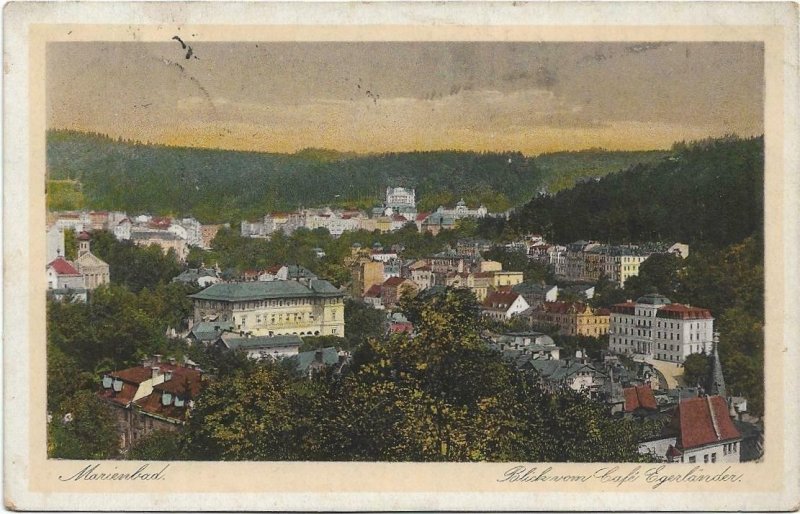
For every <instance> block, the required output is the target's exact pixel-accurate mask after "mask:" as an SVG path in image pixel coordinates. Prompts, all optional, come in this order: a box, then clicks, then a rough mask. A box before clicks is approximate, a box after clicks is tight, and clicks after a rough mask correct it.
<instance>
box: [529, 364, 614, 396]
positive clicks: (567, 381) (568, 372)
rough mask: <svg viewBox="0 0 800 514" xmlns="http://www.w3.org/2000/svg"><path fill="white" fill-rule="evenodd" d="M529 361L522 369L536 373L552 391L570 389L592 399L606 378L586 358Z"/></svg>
mask: <svg viewBox="0 0 800 514" xmlns="http://www.w3.org/2000/svg"><path fill="white" fill-rule="evenodd" d="M581 357H582V358H580V359H579V358H575V359H573V358H569V359H557V360H556V359H529V360H528V361H527V362H526V363H525V364H524V365H523V366H522V367H521V368H520V369H522V370H523V371H530V372H533V373H535V374H536V375H537V376H538V377H539V380H540V383H541V384H542V385H543V386H544V387H545V388H546V389H548V390H550V391H556V390H558V389H561V388H569V389H572V390H573V391H578V392H581V393H584V394H586V395H587V396H590V397H597V396H598V395H599V393H600V391H601V389H602V387H603V384H604V383H605V382H606V378H607V377H606V376H605V375H604V374H603V373H602V372H601V371H599V370H598V369H597V368H596V367H595V366H594V365H592V364H591V363H589V362H588V360H587V359H586V358H583V356H581Z"/></svg>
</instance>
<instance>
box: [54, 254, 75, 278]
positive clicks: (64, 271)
mask: <svg viewBox="0 0 800 514" xmlns="http://www.w3.org/2000/svg"><path fill="white" fill-rule="evenodd" d="M47 267H48V268H50V267H52V268H53V270H54V271H55V272H56V273H57V274H59V275H75V276H77V275H80V273H79V272H78V270H76V269H75V266H73V265H72V263H71V262H69V261H68V260H66V259H65V258H63V257H58V258H57V259H55V260H54V261H52V262H51V263H50V264H48V265H47Z"/></svg>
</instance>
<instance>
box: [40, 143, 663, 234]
mask: <svg viewBox="0 0 800 514" xmlns="http://www.w3.org/2000/svg"><path fill="white" fill-rule="evenodd" d="M662 155H663V154H662V153H659V152H606V151H603V150H596V151H585V152H574V153H559V154H550V155H542V156H540V157H535V158H534V157H527V156H524V155H522V154H521V153H518V152H506V153H486V152H484V153H477V152H456V151H437V152H410V153H389V154H379V155H363V156H355V155H352V154H342V153H337V152H333V151H329V150H316V149H306V150H302V151H300V152H297V153H295V154H270V153H257V152H237V151H227V150H208V149H197V148H177V147H167V146H158V145H145V144H140V143H136V142H128V141H121V140H117V141H115V140H112V139H110V138H108V137H106V136H103V135H98V134H87V133H82V132H73V131H51V132H49V133H48V137H47V170H48V179H49V180H50V182H49V183H48V187H49V188H50V189H49V191H48V193H49V195H48V200H49V205H50V207H51V208H53V209H69V208H71V207H74V208H78V207H80V206H86V207H88V208H92V209H109V210H124V211H128V212H131V213H140V212H149V213H151V214H162V215H193V216H195V217H196V218H197V219H199V220H200V221H203V222H220V221H224V222H231V221H237V220H240V219H243V218H253V217H258V216H262V215H263V214H264V213H266V212H270V211H276V210H291V209H297V208H299V207H301V206H305V207H314V206H320V205H338V206H343V207H355V208H360V209H366V208H369V207H372V206H374V205H376V204H378V203H379V202H380V201H381V200H382V199H383V195H384V192H385V188H386V187H387V186H389V185H405V186H410V187H414V188H416V190H417V199H418V208H419V210H421V211H425V210H433V209H436V207H438V206H439V205H454V204H455V203H456V202H457V201H458V200H459V199H460V198H464V200H465V201H466V202H467V203H468V204H470V205H472V206H477V205H479V204H480V203H483V204H484V205H486V207H487V208H489V209H490V210H492V211H496V212H502V211H505V210H506V209H508V208H510V207H512V206H514V205H520V204H522V203H524V202H526V201H527V200H528V199H530V198H531V197H532V196H533V195H534V194H535V193H536V192H537V191H540V190H543V189H545V190H546V189H548V187H549V186H550V185H551V184H552V185H553V187H554V188H556V189H560V188H563V187H567V186H569V185H572V183H574V182H575V181H576V180H579V179H580V178H581V177H596V176H601V175H604V174H607V173H611V172H614V171H619V170H620V169H625V168H628V167H630V166H632V165H633V164H637V163H646V162H651V161H653V160H654V159H660V158H661V157H662Z"/></svg>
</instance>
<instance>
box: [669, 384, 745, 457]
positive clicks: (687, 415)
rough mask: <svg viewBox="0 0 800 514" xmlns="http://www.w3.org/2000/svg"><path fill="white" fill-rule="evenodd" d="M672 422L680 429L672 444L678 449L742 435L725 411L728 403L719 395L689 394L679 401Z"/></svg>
mask: <svg viewBox="0 0 800 514" xmlns="http://www.w3.org/2000/svg"><path fill="white" fill-rule="evenodd" d="M712 413H713V418H712ZM715 420H716V426H715V423H714V421H715ZM673 423H675V424H676V425H677V427H678V430H679V434H678V441H677V443H676V445H675V446H676V447H677V448H678V449H683V450H688V449H691V448H697V447H699V446H704V445H707V444H713V443H717V442H720V441H727V440H731V439H738V438H740V437H741V434H740V433H739V431H738V430H737V429H736V427H735V426H734V425H733V422H732V421H731V418H730V415H729V414H728V404H727V403H726V402H725V399H724V398H722V397H721V396H703V397H697V398H689V399H687V400H684V401H682V402H680V403H679V404H678V406H677V407H676V408H675V414H674V415H673Z"/></svg>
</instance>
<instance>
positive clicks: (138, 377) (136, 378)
mask: <svg viewBox="0 0 800 514" xmlns="http://www.w3.org/2000/svg"><path fill="white" fill-rule="evenodd" d="M153 367H157V368H158V369H159V371H160V372H162V373H163V372H164V371H174V370H175V369H177V366H175V365H174V364H170V363H168V362H159V363H156V364H153ZM109 376H111V377H114V378H121V379H122V380H124V381H125V382H130V383H132V384H141V383H142V382H144V381H145V380H147V379H149V378H150V377H152V376H153V371H152V369H151V368H150V367H145V366H136V367H135V368H128V369H123V370H120V371H112V372H110V373H109Z"/></svg>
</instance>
